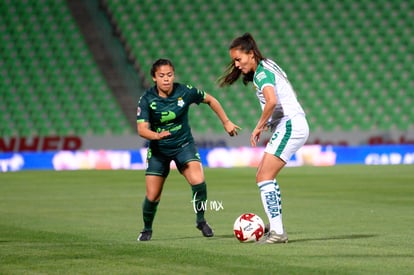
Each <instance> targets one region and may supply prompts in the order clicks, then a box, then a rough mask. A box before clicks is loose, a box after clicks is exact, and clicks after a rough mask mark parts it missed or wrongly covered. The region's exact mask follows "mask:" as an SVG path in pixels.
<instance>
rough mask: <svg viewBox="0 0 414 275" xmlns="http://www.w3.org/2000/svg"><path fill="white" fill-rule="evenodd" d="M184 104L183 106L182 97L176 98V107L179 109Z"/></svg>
mask: <svg viewBox="0 0 414 275" xmlns="http://www.w3.org/2000/svg"><path fill="white" fill-rule="evenodd" d="M184 104H185V103H184V100H183V99H182V97H179V98H178V103H177V105H178V106H180V107H183V106H184Z"/></svg>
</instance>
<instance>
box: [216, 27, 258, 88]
mask: <svg viewBox="0 0 414 275" xmlns="http://www.w3.org/2000/svg"><path fill="white" fill-rule="evenodd" d="M232 49H239V50H241V51H243V52H245V53H249V52H250V51H253V56H254V59H255V60H256V62H257V64H259V62H260V61H261V60H263V59H265V57H264V56H263V55H262V53H261V52H260V50H259V47H258V46H257V44H256V41H255V40H254V38H253V36H252V35H251V34H250V33H248V32H247V33H245V34H243V35H242V36H239V37H237V38H235V39H234V40H233V41H232V42H231V44H230V46H229V50H232ZM241 74H242V72H241V70H240V69H238V68H236V66H235V65H234V61H231V62H230V64H229V65H228V67H227V69H226V71H225V73H224V75H223V76H222V77H220V78H219V85H220V86H221V87H223V86H226V85H231V84H233V83H234V82H235V81H236V80H237V79H239V77H240V75H241ZM253 76H254V72H249V73H247V74H243V83H244V84H245V85H246V84H247V83H248V82H250V81H253Z"/></svg>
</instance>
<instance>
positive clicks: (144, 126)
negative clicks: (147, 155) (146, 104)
mask: <svg viewBox="0 0 414 275" xmlns="http://www.w3.org/2000/svg"><path fill="white" fill-rule="evenodd" d="M149 126H150V124H149V123H148V122H139V123H137V131H138V134H139V136H140V137H142V138H145V139H148V140H160V139H163V138H165V137H168V136H170V135H171V133H170V132H169V131H162V132H160V133H158V132H155V131H152V130H151V129H150V127H149Z"/></svg>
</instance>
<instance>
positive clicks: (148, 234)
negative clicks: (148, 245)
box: [137, 230, 152, 242]
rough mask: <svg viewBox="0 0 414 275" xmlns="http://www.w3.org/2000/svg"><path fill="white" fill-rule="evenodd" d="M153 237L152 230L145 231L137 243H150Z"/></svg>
mask: <svg viewBox="0 0 414 275" xmlns="http://www.w3.org/2000/svg"><path fill="white" fill-rule="evenodd" d="M151 236H152V230H143V231H142V232H141V233H140V234H139V236H138V238H137V241H139V242H144V241H149V240H151Z"/></svg>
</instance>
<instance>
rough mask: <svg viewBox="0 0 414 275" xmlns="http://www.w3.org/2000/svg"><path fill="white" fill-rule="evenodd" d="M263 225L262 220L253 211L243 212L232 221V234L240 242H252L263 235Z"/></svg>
mask: <svg viewBox="0 0 414 275" xmlns="http://www.w3.org/2000/svg"><path fill="white" fill-rule="evenodd" d="M264 231H265V226H264V223H263V220H262V219H261V218H260V217H259V216H257V215H256V214H253V213H244V214H242V215H240V216H239V217H238V218H237V219H236V221H235V222H234V226H233V232H234V236H236V238H237V239H238V240H239V241H240V242H242V243H247V242H254V241H256V242H257V241H258V240H260V238H261V237H263V235H264Z"/></svg>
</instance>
